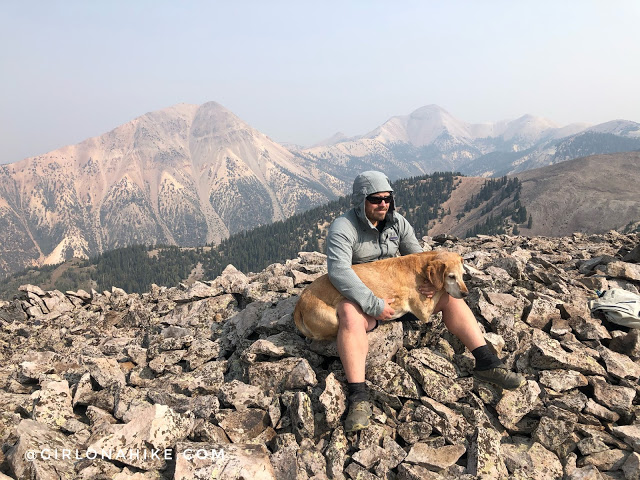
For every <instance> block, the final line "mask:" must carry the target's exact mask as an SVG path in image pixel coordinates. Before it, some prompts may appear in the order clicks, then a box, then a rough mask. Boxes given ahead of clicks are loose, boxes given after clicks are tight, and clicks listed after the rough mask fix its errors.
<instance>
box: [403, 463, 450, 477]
mask: <svg viewBox="0 0 640 480" xmlns="http://www.w3.org/2000/svg"><path fill="white" fill-rule="evenodd" d="M444 479H445V477H443V476H442V475H440V474H439V473H436V472H432V471H431V470H429V469H427V468H425V467H421V466H420V465H411V464H410V463H401V464H400V465H399V466H398V480H444Z"/></svg>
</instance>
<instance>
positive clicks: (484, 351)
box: [471, 345, 502, 370]
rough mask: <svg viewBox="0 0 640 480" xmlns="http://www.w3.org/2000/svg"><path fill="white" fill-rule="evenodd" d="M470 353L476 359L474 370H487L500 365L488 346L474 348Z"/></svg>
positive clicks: (499, 361)
mask: <svg viewBox="0 0 640 480" xmlns="http://www.w3.org/2000/svg"><path fill="white" fill-rule="evenodd" d="M471 353H472V354H473V356H474V358H475V359H476V370H489V369H491V368H496V367H500V366H501V365H502V361H501V360H500V359H499V358H498V357H497V356H496V354H495V353H493V352H492V351H491V349H490V348H489V345H482V346H481V347H478V348H475V349H473V351H472V352H471Z"/></svg>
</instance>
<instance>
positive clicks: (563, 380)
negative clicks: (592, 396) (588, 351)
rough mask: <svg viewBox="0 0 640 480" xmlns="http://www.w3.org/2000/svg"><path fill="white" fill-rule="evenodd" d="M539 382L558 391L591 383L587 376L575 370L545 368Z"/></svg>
mask: <svg viewBox="0 0 640 480" xmlns="http://www.w3.org/2000/svg"><path fill="white" fill-rule="evenodd" d="M539 382H540V383H541V384H542V385H544V386H545V387H549V388H551V389H552V390H555V391H556V392H564V391H567V390H571V389H574V388H576V387H584V386H586V385H588V384H589V382H588V380H587V377H585V376H584V375H582V374H581V373H580V372H576V371H573V370H543V371H542V372H540V380H539Z"/></svg>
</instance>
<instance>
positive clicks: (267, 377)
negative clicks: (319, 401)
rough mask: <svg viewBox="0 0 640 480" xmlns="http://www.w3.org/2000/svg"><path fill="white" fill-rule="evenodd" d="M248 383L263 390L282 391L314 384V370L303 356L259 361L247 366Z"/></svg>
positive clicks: (315, 380) (315, 381)
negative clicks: (274, 360)
mask: <svg viewBox="0 0 640 480" xmlns="http://www.w3.org/2000/svg"><path fill="white" fill-rule="evenodd" d="M248 373H249V383H250V384H251V385H257V386H260V387H261V388H263V389H264V390H273V391H277V392H282V391H284V390H294V389H300V388H305V387H307V386H314V385H316V384H317V383H318V380H317V379H316V374H315V372H314V370H313V369H312V368H311V365H309V362H308V361H307V360H305V359H304V358H284V359H282V360H279V361H277V362H259V363H254V364H253V365H250V366H249V372H248Z"/></svg>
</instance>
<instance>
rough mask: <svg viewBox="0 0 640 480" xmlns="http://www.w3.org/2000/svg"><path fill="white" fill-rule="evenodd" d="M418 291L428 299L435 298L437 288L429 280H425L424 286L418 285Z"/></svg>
mask: <svg viewBox="0 0 640 480" xmlns="http://www.w3.org/2000/svg"><path fill="white" fill-rule="evenodd" d="M418 291H419V292H420V294H422V295H424V296H425V297H427V298H433V295H434V293H436V287H434V286H433V283H431V282H430V281H429V280H425V281H424V283H423V284H422V285H418Z"/></svg>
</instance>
